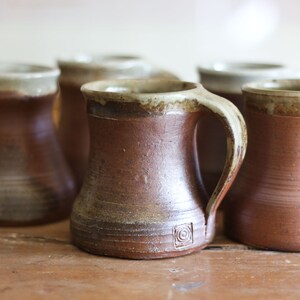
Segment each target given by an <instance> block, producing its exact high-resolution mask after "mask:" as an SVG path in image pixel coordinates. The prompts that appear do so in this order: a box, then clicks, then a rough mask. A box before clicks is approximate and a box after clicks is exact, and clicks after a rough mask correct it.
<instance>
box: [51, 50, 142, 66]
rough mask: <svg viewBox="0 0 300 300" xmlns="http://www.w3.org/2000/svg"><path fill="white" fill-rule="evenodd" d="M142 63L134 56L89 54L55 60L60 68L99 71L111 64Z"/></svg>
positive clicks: (139, 58)
mask: <svg viewBox="0 0 300 300" xmlns="http://www.w3.org/2000/svg"><path fill="white" fill-rule="evenodd" d="M136 61H141V62H142V61H143V59H142V58H141V57H140V56H138V55H137V56H135V55H122V54H115V55H114V54H112V55H105V54H104V55H102V54H92V53H91V54H90V53H78V54H74V55H69V56H67V55H66V56H61V57H59V58H58V59H57V64H58V66H59V67H60V68H63V67H69V68H70V67H74V68H83V69H92V70H94V69H99V68H100V69H101V68H106V67H111V65H113V64H118V65H120V64H128V62H136Z"/></svg>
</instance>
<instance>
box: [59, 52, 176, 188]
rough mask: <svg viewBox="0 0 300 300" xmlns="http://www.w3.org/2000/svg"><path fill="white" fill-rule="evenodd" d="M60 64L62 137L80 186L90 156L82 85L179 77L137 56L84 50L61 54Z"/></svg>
mask: <svg viewBox="0 0 300 300" xmlns="http://www.w3.org/2000/svg"><path fill="white" fill-rule="evenodd" d="M58 65H59V68H60V69H61V76H60V81H59V83H60V88H61V101H60V121H59V125H58V128H59V138H60V143H61V145H62V148H63V151H64V153H65V155H66V158H67V161H68V163H69V164H70V166H71V168H72V170H73V172H74V174H75V177H76V179H77V183H78V189H79V188H80V186H81V184H82V180H83V177H84V173H85V170H86V167H87V162H88V156H89V130H88V120H87V115H86V111H85V103H84V99H83V97H82V94H81V92H80V87H81V85H82V84H84V83H86V82H89V81H94V80H104V79H121V78H176V77H175V76H174V75H173V74H171V73H169V72H166V71H163V70H160V69H158V68H156V67H154V66H153V65H152V64H149V63H148V62H146V61H145V60H143V59H141V58H139V57H134V56H95V55H88V54H82V55H77V56H74V57H64V58H61V59H60V60H59V61H58Z"/></svg>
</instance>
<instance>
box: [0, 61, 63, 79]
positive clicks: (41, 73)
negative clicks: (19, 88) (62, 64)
mask: <svg viewBox="0 0 300 300" xmlns="http://www.w3.org/2000/svg"><path fill="white" fill-rule="evenodd" d="M59 74H60V70H59V69H58V68H56V67H49V66H44V65H37V64H27V63H16V62H0V80H3V79H5V80H7V79H8V80H28V79H42V78H56V77H58V76H59Z"/></svg>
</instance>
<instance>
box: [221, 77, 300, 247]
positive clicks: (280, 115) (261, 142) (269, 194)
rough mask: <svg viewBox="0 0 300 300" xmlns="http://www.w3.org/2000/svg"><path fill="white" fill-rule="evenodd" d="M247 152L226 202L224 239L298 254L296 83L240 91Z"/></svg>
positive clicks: (299, 95)
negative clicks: (243, 102) (246, 129)
mask: <svg viewBox="0 0 300 300" xmlns="http://www.w3.org/2000/svg"><path fill="white" fill-rule="evenodd" d="M243 94H244V99H245V108H244V113H245V118H246V124H247V127H248V133H249V147H248V151H247V155H246V158H245V162H244V164H243V167H242V169H241V172H240V173H239V176H238V178H237V180H236V182H235V183H234V186H233V188H232V191H231V192H230V193H229V196H228V197H227V199H226V200H227V203H226V205H225V208H224V209H225V216H224V220H225V230H226V233H227V234H228V236H229V237H231V238H233V239H235V240H238V241H240V242H243V243H245V244H248V245H252V246H257V247H260V248H267V249H275V250H285V251H300V218H299V216H300V155H299V153H300V80H270V81H263V82H258V83H251V84H247V85H245V86H244V87H243Z"/></svg>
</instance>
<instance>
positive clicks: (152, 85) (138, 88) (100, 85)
mask: <svg viewBox="0 0 300 300" xmlns="http://www.w3.org/2000/svg"><path fill="white" fill-rule="evenodd" d="M195 88H197V85H196V84H195V83H192V82H186V81H178V80H115V81H95V82H90V83H87V84H84V85H83V86H82V91H92V92H108V93H126V94H156V93H172V92H179V91H186V90H191V89H195Z"/></svg>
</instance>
